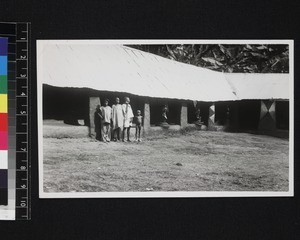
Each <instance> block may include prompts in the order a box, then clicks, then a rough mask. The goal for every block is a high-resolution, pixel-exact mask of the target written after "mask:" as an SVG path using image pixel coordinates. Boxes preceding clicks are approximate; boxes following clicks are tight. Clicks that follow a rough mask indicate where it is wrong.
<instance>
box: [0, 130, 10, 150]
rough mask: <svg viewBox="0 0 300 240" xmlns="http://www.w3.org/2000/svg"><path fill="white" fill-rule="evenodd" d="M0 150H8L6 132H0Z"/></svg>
mask: <svg viewBox="0 0 300 240" xmlns="http://www.w3.org/2000/svg"><path fill="white" fill-rule="evenodd" d="M0 150H8V132H0Z"/></svg>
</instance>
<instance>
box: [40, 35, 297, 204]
mask: <svg viewBox="0 0 300 240" xmlns="http://www.w3.org/2000/svg"><path fill="white" fill-rule="evenodd" d="M91 41H93V42H94V43H95V44H105V45H108V44H110V45H113V44H124V45H126V44H127V45H129V44H134V45H138V44H148V45H150V44H287V45H289V90H290V91H289V92H290V98H289V190H288V191H285V192H282V191H170V192H84V193H82V192H72V193H70V192H66V193H47V192H44V189H43V185H44V173H43V88H42V86H43V83H42V82H41V81H39V80H40V79H41V76H42V71H43V61H42V57H41V54H42V49H43V47H44V46H45V45H47V44H87V43H90V42H91ZM36 44H37V105H38V152H39V153H38V156H39V159H38V163H39V197H40V198H195V197H213V198H215V197H293V196H294V40H291V39H289V40H128V39H124V40H92V39H91V40H90V39H86V40H83V39H78V40H75V39H74V40H37V42H36Z"/></svg>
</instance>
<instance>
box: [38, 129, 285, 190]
mask: <svg viewBox="0 0 300 240" xmlns="http://www.w3.org/2000/svg"><path fill="white" fill-rule="evenodd" d="M143 140H144V141H143V142H141V143H137V142H132V143H121V142H120V143H115V142H111V143H109V144H106V143H102V142H98V141H95V140H92V139H90V138H63V139H62V138H59V137H57V138H54V137H45V138H44V191H45V192H74V191H75V192H111V191H288V169H289V166H288V140H286V139H279V138H274V137H267V136H258V135H251V134H246V133H226V132H209V131H195V130H188V131H184V132H179V131H163V132H161V133H155V134H152V135H149V136H146V137H145V138H144V139H143ZM177 163H180V164H179V165H176V164H177Z"/></svg>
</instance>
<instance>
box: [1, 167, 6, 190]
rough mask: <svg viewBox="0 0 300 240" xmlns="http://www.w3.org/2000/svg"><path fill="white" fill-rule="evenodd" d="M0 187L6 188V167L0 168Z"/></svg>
mask: <svg viewBox="0 0 300 240" xmlns="http://www.w3.org/2000/svg"><path fill="white" fill-rule="evenodd" d="M0 188H7V169H0Z"/></svg>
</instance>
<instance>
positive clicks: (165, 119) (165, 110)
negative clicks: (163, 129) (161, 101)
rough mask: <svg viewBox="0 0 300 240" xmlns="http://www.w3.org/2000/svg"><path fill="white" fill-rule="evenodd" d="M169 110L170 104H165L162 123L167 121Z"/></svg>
mask: <svg viewBox="0 0 300 240" xmlns="http://www.w3.org/2000/svg"><path fill="white" fill-rule="evenodd" d="M168 112H169V109H168V105H167V104H166V105H164V107H163V109H162V114H161V116H162V123H167V119H168V117H167V113H168Z"/></svg>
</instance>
